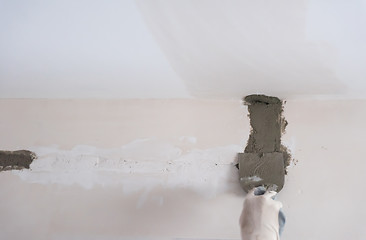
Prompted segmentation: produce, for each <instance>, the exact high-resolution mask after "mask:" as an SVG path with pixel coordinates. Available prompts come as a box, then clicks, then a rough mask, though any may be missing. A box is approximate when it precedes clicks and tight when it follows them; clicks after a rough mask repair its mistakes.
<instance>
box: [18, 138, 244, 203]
mask: <svg viewBox="0 0 366 240" xmlns="http://www.w3.org/2000/svg"><path fill="white" fill-rule="evenodd" d="M184 139H186V137H184ZM189 139H190V141H192V142H194V138H192V137H190V138H189ZM31 149H32V151H34V152H35V153H36V154H37V156H38V158H37V159H36V160H35V161H33V163H32V164H31V166H30V168H31V170H30V171H13V173H14V174H16V175H18V176H19V177H20V178H21V179H23V180H24V181H28V182H31V183H39V184H61V185H72V184H78V185H80V186H82V187H84V188H87V189H90V188H93V186H95V185H102V186H109V185H118V184H121V185H122V186H123V190H124V192H125V193H132V192H136V191H140V190H145V191H147V192H148V191H150V190H152V189H153V188H155V187H158V186H159V187H165V188H177V187H178V188H189V189H192V190H194V191H196V192H198V193H201V194H203V195H205V196H208V197H210V196H215V195H216V194H218V193H222V192H227V191H237V192H240V186H239V184H238V182H237V179H238V173H237V171H236V169H235V167H234V161H235V158H236V153H237V152H238V151H240V149H241V146H240V145H227V146H222V147H217V148H209V149H203V150H202V149H192V150H189V151H185V150H182V149H181V148H180V147H178V146H177V145H174V144H172V143H169V142H164V141H160V140H157V139H139V140H136V141H133V142H131V143H129V144H126V145H124V146H122V147H120V148H113V149H100V148H95V147H93V146H85V145H79V146H75V147H74V148H73V149H71V150H60V149H59V148H58V147H57V146H49V147H34V148H31Z"/></svg>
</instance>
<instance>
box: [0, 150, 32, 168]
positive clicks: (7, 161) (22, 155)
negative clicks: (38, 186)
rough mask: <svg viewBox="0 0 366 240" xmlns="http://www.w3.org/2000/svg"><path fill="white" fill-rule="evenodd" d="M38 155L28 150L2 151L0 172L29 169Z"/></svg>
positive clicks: (0, 152)
mask: <svg viewBox="0 0 366 240" xmlns="http://www.w3.org/2000/svg"><path fill="white" fill-rule="evenodd" d="M35 158H36V155H35V154H34V153H32V152H31V151H28V150H18V151H0V171H6V170H13V169H15V170H20V169H24V168H27V169H29V166H30V164H31V163H32V161H33V160H34V159H35Z"/></svg>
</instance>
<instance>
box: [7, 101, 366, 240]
mask: <svg viewBox="0 0 366 240" xmlns="http://www.w3.org/2000/svg"><path fill="white" fill-rule="evenodd" d="M362 106H366V101H288V102H287V104H286V106H285V112H286V119H287V120H288V121H289V122H290V123H291V124H290V125H289V126H288V127H287V129H286V134H285V135H284V136H283V138H282V140H283V143H284V144H285V145H286V146H287V147H288V148H289V149H290V150H291V152H292V154H293V156H294V158H295V159H296V160H297V163H296V164H294V163H292V164H291V165H290V166H289V171H288V175H287V177H286V182H285V186H286V187H285V188H284V189H283V190H282V191H281V192H280V193H279V195H278V198H279V200H280V201H281V202H282V203H283V205H284V212H285V214H286V217H287V224H286V229H285V231H284V233H283V237H282V239H283V240H290V239H299V240H308V239H314V240H322V239H335V240H341V239H342V240H343V239H355V240H363V239H365V236H366V230H365V228H364V219H365V217H366V209H365V208H364V207H362V206H363V204H364V199H365V197H366V195H365V194H364V193H363V192H362V191H360V186H361V185H362V183H364V182H365V181H366V177H365V174H364V169H366V162H365V161H364V159H363V157H362V156H365V155H366V149H365V148H364V146H363V145H364V136H365V135H366V129H365V128H364V123H365V121H366V107H362ZM0 111H1V112H2V113H6V114H3V115H2V118H0V134H1V136H2V137H1V138H0V145H1V146H2V148H4V149H9V150H17V149H31V150H32V151H34V152H35V153H37V154H39V155H40V156H39V158H38V159H36V160H35V161H34V162H33V163H32V164H31V166H30V168H31V169H32V170H31V171H29V170H22V171H14V170H13V171H4V172H1V173H0V199H1V204H0V230H1V231H0V232H1V238H4V239H15V240H18V239H19V240H20V239H37V240H42V239H57V240H61V239H107V240H111V239H134V238H135V239H174V238H183V239H239V236H240V234H239V229H238V219H239V215H240V210H241V207H242V203H243V198H244V195H245V194H244V191H242V189H241V188H240V186H239V183H238V181H237V177H238V176H237V175H234V174H235V173H236V174H237V171H236V170H235V171H232V170H231V169H232V168H231V165H230V164H229V163H230V162H231V161H234V160H235V155H236V153H237V152H238V151H239V149H242V148H243V146H245V143H246V140H247V139H248V136H249V122H248V118H247V116H246V108H245V107H244V106H242V103H241V102H240V101H202V100H179V101H178V100H171V101H166V100H129V101H119V100H1V101H0ZM218 112H220V114H217V113H218ZM314 116H317V117H314ZM344 139H347V144H345V140H344ZM349 143H351V144H349ZM123 160H126V161H127V162H124V161H123ZM98 161H99V162H98ZM216 161H220V162H216ZM135 162H137V163H135ZM96 163H97V164H96ZM153 163H156V165H157V166H156V168H153ZM169 163H171V164H169ZM184 163H186V165H185V166H186V167H184ZM215 163H217V164H218V165H217V166H216V164H215ZM95 164H96V165H95ZM114 164H115V165H114ZM134 164H136V165H134ZM149 164H152V165H149ZM195 164H197V166H199V167H200V168H196V165H195ZM169 165H170V166H171V167H170V168H171V170H173V171H175V173H174V174H171V175H169V173H168V172H163V171H162V170H164V169H165V168H167V167H168V168H169ZM130 166H131V168H132V170H131V172H130V171H129V167H130ZM135 166H137V168H134V167H135ZM141 166H142V168H141ZM143 166H146V168H144V167H143ZM191 166H192V167H191ZM203 168H207V171H206V173H207V174H209V173H210V172H211V170H210V171H209V170H208V168H211V169H212V175H204V177H202V175H200V173H202V171H204V169H203ZM82 169H83V170H84V171H81V170H82ZM194 169H196V172H193V170H194ZM142 170H144V171H143V172H141V171H142ZM179 174H180V177H181V178H180V179H179V181H178V182H175V183H172V182H171V181H173V180H176V178H175V177H174V176H175V175H179ZM214 175H216V176H214ZM205 177H207V180H206V181H205ZM146 183H151V184H146ZM181 183H184V185H181ZM198 183H199V184H198ZM197 186H198V187H197ZM346 220H347V221H346ZM106 223H108V224H106ZM138 237H140V238H138Z"/></svg>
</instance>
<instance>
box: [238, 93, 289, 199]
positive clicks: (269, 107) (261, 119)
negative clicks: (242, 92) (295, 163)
mask: <svg viewBox="0 0 366 240" xmlns="http://www.w3.org/2000/svg"><path fill="white" fill-rule="evenodd" d="M244 101H245V104H247V105H248V110H249V117H250V125H251V127H252V130H251V132H250V136H249V139H248V143H247V146H246V148H245V150H244V153H240V154H239V171H240V183H241V186H242V187H243V189H244V190H245V191H247V192H248V191H249V190H250V189H252V188H254V187H257V186H262V185H264V186H266V187H270V188H272V189H274V190H276V191H280V190H281V189H282V188H283V185H284V175H285V169H286V167H287V166H288V165H289V163H290V159H291V157H290V154H289V153H288V151H287V149H286V147H284V146H283V145H282V144H281V135H282V133H283V132H284V131H285V127H286V125H287V121H286V120H285V119H284V118H283V117H282V111H283V107H282V101H281V100H280V99H278V98H276V97H269V96H265V95H249V96H247V97H245V98H244ZM253 176H258V177H260V178H261V181H253V180H252V177H253Z"/></svg>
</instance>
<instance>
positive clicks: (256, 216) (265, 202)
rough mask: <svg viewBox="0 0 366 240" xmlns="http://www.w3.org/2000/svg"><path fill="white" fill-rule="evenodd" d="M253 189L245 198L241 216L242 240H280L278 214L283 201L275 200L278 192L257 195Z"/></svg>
mask: <svg viewBox="0 0 366 240" xmlns="http://www.w3.org/2000/svg"><path fill="white" fill-rule="evenodd" d="M254 191H255V189H252V190H251V191H250V192H249V193H248V194H247V196H246V198H245V200H244V207H243V211H242V213H241V216H240V230H241V239H242V240H279V239H280V236H279V222H278V214H279V211H280V209H281V208H282V203H281V202H279V201H276V200H273V199H272V197H274V196H275V195H276V194H277V193H276V192H275V191H267V192H265V193H264V194H263V195H255V194H254Z"/></svg>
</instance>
